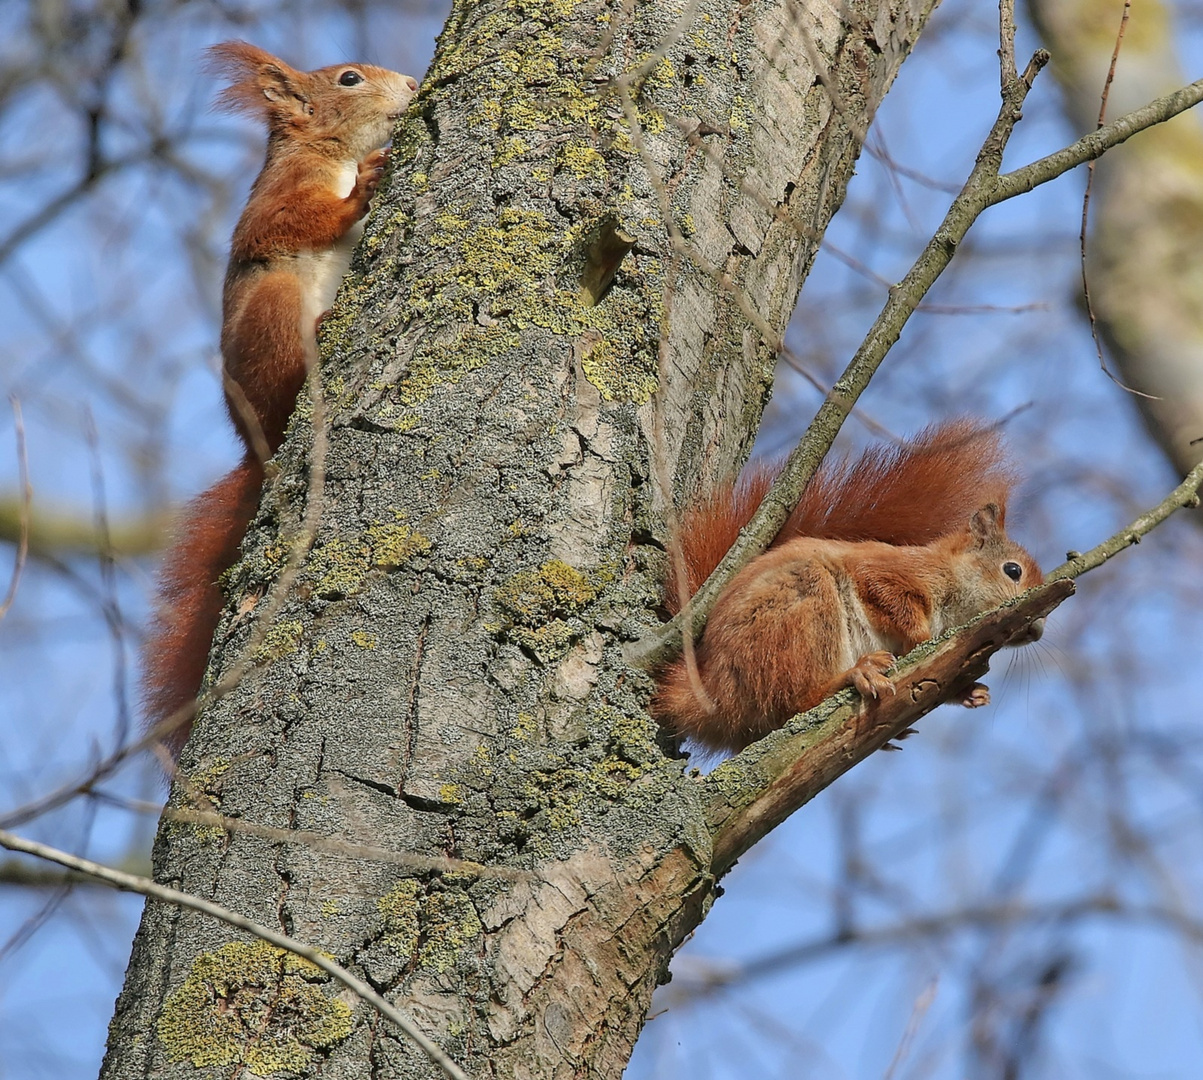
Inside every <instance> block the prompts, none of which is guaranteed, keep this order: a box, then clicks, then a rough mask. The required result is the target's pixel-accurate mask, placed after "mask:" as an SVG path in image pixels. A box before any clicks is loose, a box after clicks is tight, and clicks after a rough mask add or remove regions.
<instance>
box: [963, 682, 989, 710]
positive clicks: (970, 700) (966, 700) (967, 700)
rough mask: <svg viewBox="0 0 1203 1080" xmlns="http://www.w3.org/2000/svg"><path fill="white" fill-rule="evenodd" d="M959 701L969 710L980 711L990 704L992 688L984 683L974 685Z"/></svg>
mask: <svg viewBox="0 0 1203 1080" xmlns="http://www.w3.org/2000/svg"><path fill="white" fill-rule="evenodd" d="M957 701H958V702H959V703H960V704H961V705H964V706H965V708H967V709H980V708H981V707H982V706H983V705H989V704H990V688H989V687H988V686H986V685H985V684H984V683H980V682H979V683H974V684H973V685H972V686H971V687H969V689H968V690H966V691H965V693H964V694H962V695H961V697H959V698H958V699H957Z"/></svg>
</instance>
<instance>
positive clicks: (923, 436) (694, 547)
mask: <svg viewBox="0 0 1203 1080" xmlns="http://www.w3.org/2000/svg"><path fill="white" fill-rule="evenodd" d="M782 468H783V462H777V463H774V464H756V465H752V466H750V467H749V468H747V469H745V470H744V472H743V473H742V474H741V476H740V477H739V479H738V480H737V481H735V482H734V483H731V482H730V481H728V482H727V483H726V484H720V485H718V486H717V487H715V488H714V489H712V490H711V491H709V492H707V493H706V494H705V495H703V496H702V497H701V498H699V499H698V500H697V502H696V503H695V504H694V505H693V506H691V507H690V508H689V509H687V510H686V511H685V512H684V513H683V514H682V515H681V522H680V527H679V529H678V530H677V540H678V542H679V544H680V548H681V555H682V557H683V559H684V564H685V582H686V589H687V594H688V596H692V595H693V594H694V593H695V592H697V591H698V589H699V588H701V586H702V583H703V582H704V581H705V580H706V578H708V577H709V576H710V574H711V572H712V571H713V570H714V568H715V567H716V566H718V564H719V563H720V562H721V561H722V558H723V556H724V555H726V554H727V552H728V550H729V549H730V547H731V545H732V544H733V543H735V539H736V537H737V536H738V535H739V530H740V529H742V528H743V527H744V526H745V525H746V524H747V523H748V522H749V521H750V520H751V519H752V515H753V514H754V513H755V512H756V510H757V508H758V507H759V506H760V503H761V501H762V500H763V499H764V497H765V495H767V494H768V492H769V489H770V488H771V487H772V486H773V482H774V481H775V480H776V479H777V476H778V474H779V473H780V472H781V469H782ZM1016 479H1017V477H1016V472H1015V469H1014V467H1013V466H1012V465H1011V463H1010V462H1009V460H1008V458H1007V454H1006V450H1005V448H1004V446H1003V443H1002V439H1001V438H1000V437H999V434H998V432H997V430H995V429H994V428H992V427H990V426H987V425H985V424H983V423H981V422H980V421H978V420H974V419H971V418H961V419H957V420H948V421H945V422H943V423H940V424H932V425H931V426H929V427H927V428H924V429H923V430H922V431H921V432H919V434H918V435H916V436H915V437H914V438H912V439H909V440H907V441H906V442H903V443H900V444H898V445H895V446H890V445H885V444H881V445H875V446H870V447H869V448H868V449H866V450H865V451H864V452H863V453H862V454H861V455H860V456H859V457H858V458H855V459H848V458H846V459H843V460H834V461H833V460H831V459H830V458H829V459H828V460H827V461H824V463H823V464H822V465H821V466H820V467H819V470H818V472H816V473H815V475H814V476H813V477H812V478H811V481H810V483H809V484H808V485H807V487H806V491H805V492H803V494H802V498H801V499H800V500H799V502H798V505H797V506H796V507H795V508H794V511H793V513H792V514H790V516H789V518H788V519H787V520H786V523H785V524H784V525H783V526H782V528H781V531H780V532H779V533H778V534H777V536H776V538H775V539H774V540H773V544H772V546H774V547H776V546H778V545H780V544H784V543H786V542H787V541H789V540H792V539H795V538H796V537H799V536H810V537H815V538H817V539H824V540H880V541H881V542H882V543H886V544H894V545H897V546H906V545H922V544H929V543H931V541H933V540H935V539H936V538H937V537H940V536H945V535H947V534H949V533H952V532H956V531H957V530H959V529H961V528H963V527H964V525H965V523H966V522H967V521H968V520H969V518H970V515H972V514H973V512H974V511H975V510H977V509H978V508H979V507H981V506H984V505H985V504H986V503H994V504H995V505H997V506H999V507H1001V508H1003V510H1004V512H1005V508H1006V505H1007V500H1008V497H1009V495H1010V492H1011V489H1012V487H1013V486H1014V484H1015V482H1016ZM683 599H684V598H682V597H681V596H680V595H679V593H678V592H677V591H676V590H675V589H673V588H672V587H671V586H670V587H669V588H668V589H667V590H666V596H665V606H666V607H667V608H668V610H669V611H670V612H671V613H672V614H676V613H677V611H679V610H680V608H681V605H682V602H683Z"/></svg>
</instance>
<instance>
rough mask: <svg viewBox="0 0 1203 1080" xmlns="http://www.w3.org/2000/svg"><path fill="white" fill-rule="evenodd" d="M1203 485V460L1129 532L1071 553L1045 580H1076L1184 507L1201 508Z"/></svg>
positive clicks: (1134, 542) (1143, 515) (1136, 541)
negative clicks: (1083, 551) (1200, 491)
mask: <svg viewBox="0 0 1203 1080" xmlns="http://www.w3.org/2000/svg"><path fill="white" fill-rule="evenodd" d="M1200 485H1203V461H1200V462H1199V464H1198V465H1196V466H1195V467H1194V468H1193V469H1191V471H1190V472H1189V473H1187V475H1186V479H1185V480H1183V481H1182V483H1181V484H1179V485H1178V486H1177V487H1176V488H1174V490H1173V491H1171V492H1170V493H1169V494H1168V495H1167V496H1166V497H1165V498H1164V499H1162V501H1161V502H1159V503H1158V504H1157V505H1156V506H1154V507H1153V508H1152V509H1151V510H1146V511H1145V512H1144V513H1143V514H1141V515H1140V517H1138V518H1137V519H1136V520H1135V521H1134V522H1132V524H1131V525H1129V526H1128V527H1127V528H1126V529H1121V530H1120V531H1119V532H1117V533H1116V534H1115V535H1114V536H1112V537H1110V538H1109V539H1107V540H1104V541H1103V542H1102V543H1101V544H1099V545H1097V546H1096V547H1093V548H1091V549H1090V550H1089V551H1088V552H1086V554H1085V555H1080V554H1078V553H1077V552H1076V551H1071V552H1069V558H1068V559H1067V561H1065V562H1063V563H1062V564H1061V565H1060V566H1058V567H1057V569H1056V570H1054V571H1052V573H1050V574H1048V575H1047V576H1046V578H1045V580H1046V581H1060V580H1061V579H1062V578H1076V577H1079V576H1080V575H1082V574H1084V573H1086V571H1088V570H1093V569H1094V568H1095V567H1096V566H1102V565H1103V563H1105V562H1106V561H1107V560H1108V559H1110V558H1111V557H1112V556H1114V555H1118V554H1119V553H1120V552H1121V551H1123V550H1125V549H1126V548H1129V547H1131V546H1132V545H1133V544H1139V543H1140V539H1141V537H1142V536H1144V535H1145V533H1147V532H1149V531H1150V530H1152V529H1155V528H1156V527H1157V526H1158V525H1160V524H1161V523H1162V522H1163V521H1165V519H1166V518H1168V517H1169V516H1170V515H1171V514H1172V513H1173V512H1174V511H1175V510H1180V509H1182V508H1183V507H1189V508H1192V509H1193V508H1194V507H1196V506H1198V505H1199V487H1200Z"/></svg>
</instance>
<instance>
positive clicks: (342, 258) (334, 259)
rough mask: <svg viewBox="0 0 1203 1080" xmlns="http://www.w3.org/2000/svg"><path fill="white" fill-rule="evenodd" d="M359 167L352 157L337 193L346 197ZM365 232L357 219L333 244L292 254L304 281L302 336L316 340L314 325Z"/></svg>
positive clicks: (343, 197) (340, 179) (302, 283)
mask: <svg viewBox="0 0 1203 1080" xmlns="http://www.w3.org/2000/svg"><path fill="white" fill-rule="evenodd" d="M358 171H359V167H358V165H357V164H356V163H355V162H353V161H349V162H346V163H344V164H343V166H342V170H341V172H340V173H339V176H338V180H337V185H336V188H335V194H337V196H338V197H339V198H340V199H345V198H346V197H347V196H348V195H349V194H351V189H352V188H353V187H354V186H355V177H356V175H357V174H358ZM362 235H363V222H362V221H357V222H356V223H355V224H354V225H352V226H351V228H350V229H348V230H347V231H346V233H344V234H343V235H342V236H341V237H340V238H339V239H338V240H336V241H335V242H334V243H333V244H332V245H331V246H330V247H328V248H324V249H323V250H320V251H300V252H297V254H296V255H295V256H293V270H294V272H295V273H296V275H297V277H298V278H299V279H300V283H301V336H302V338H303V339H304V340H306V341H312V340H313V327H314V325H315V323H316V321H317V318H318V316H319V315H321V314H322V313H323V312H326V311H329V310H330V306H331V304H333V303H334V297H335V295H336V294H337V293H338V286H339V284H340V283H341V282H342V279H343V276H344V275H345V274H346V272H347V267H348V266H350V264H351V253H352V252H353V251H354V250H355V245H356V244H358V243H359V238H360V237H361V236H362Z"/></svg>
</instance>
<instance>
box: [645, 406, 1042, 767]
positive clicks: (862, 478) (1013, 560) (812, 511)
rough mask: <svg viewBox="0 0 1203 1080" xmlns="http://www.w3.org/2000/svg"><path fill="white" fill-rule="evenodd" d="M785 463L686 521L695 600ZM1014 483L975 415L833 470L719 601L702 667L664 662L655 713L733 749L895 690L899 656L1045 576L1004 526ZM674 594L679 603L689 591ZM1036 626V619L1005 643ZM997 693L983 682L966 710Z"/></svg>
mask: <svg viewBox="0 0 1203 1080" xmlns="http://www.w3.org/2000/svg"><path fill="white" fill-rule="evenodd" d="M776 471H777V470H773V469H767V468H763V467H761V468H754V469H752V470H751V471H750V472H749V473H748V474H746V475H745V476H744V477H743V478H742V479H741V480H740V481H739V482H738V483H736V484H734V485H732V484H728V485H726V486H724V487H720V488H719V489H717V490H716V491H715V492H713V493H711V494H710V495H708V496H706V497H705V498H703V499H702V500H700V501H699V502H698V504H697V505H696V506H695V507H694V508H692V509H691V510H689V511H688V512H687V513H686V514H684V515H683V517H682V521H681V525H680V529H679V541H680V547H681V553H682V557H683V560H684V567H685V579H686V589H687V596H692V595H693V594H694V592H696V591H697V589H698V588H699V587H700V586H701V584H702V582H704V581H705V580H706V578H707V577H708V576H709V574H710V572H711V571H712V570H713V569H714V568H715V567H716V566H717V565H718V564H719V562H720V560H721V559H722V557H723V556H724V555H725V554H726V552H727V549H728V548H729V547H730V546H731V544H732V542H733V541H734V540H735V537H736V536H737V535H738V533H739V530H740V529H741V528H742V527H743V526H744V525H746V524H747V523H748V521H749V520H750V519H751V517H752V514H753V513H754V512H755V511H756V508H757V507H758V506H759V505H760V502H761V500H762V499H763V498H764V496H765V495H766V493H767V492H768V490H769V488H770V487H771V486H772V481H773V478H774V475H775V472H776ZM1014 482H1015V476H1014V472H1013V470H1012V468H1011V466H1010V464H1009V463H1008V461H1007V458H1006V455H1005V453H1004V451H1003V447H1002V443H1001V441H1000V439H999V438H998V435H997V434H996V433H995V432H994V431H992V430H991V429H989V428H987V427H985V426H983V425H982V424H980V423H978V422H976V421H972V420H956V421H952V422H948V423H944V424H940V425H937V426H935V427H931V428H928V429H927V430H925V431H923V432H921V433H920V434H919V435H918V436H917V437H916V438H915V439H913V440H911V441H910V442H908V443H905V444H903V445H901V446H899V447H896V448H891V447H886V446H878V447H872V448H870V449H869V450H867V451H865V453H864V454H862V455H861V457H860V458H859V459H857V460H856V461H854V462H846V461H845V462H840V463H836V464H825V465H824V466H823V467H822V468H821V469H820V470H819V472H818V473H816V474H815V476H814V478H813V479H812V480H811V482H810V484H809V486H808V487H807V489H806V492H805V493H804V494H803V496H802V499H801V501H800V502H799V504H798V506H797V507H796V508H795V510H794V512H793V514H791V515H790V517H789V519H788V521H787V522H786V524H785V525H784V526H783V528H782V529H781V531H780V532H779V533H778V535H777V537H776V538H775V539H774V541H773V544H772V546H771V547H770V548H769V550H768V551H767V552H765V553H764V554H763V555H760V556H758V557H757V558H755V559H753V560H752V561H751V562H750V563H749V564H748V565H747V566H746V567H744V568H743V570H741V571H740V572H739V574H737V575H736V577H735V579H734V580H733V581H732V582H731V584H730V585H728V586H727V588H726V590H725V591H724V592H723V593H722V595H721V596H720V597H719V599H718V602H717V603H716V604H715V606H714V610H713V611H712V612H711V613H710V617H709V619H708V620H707V622H706V627H705V630H704V632H703V634H702V637H701V640H700V641H699V642H698V644H697V646H696V649H695V650H694V655H693V658H692V659H693V669H692V670H691V664H690V657H689V656H688V654H687V655H685V656H682V657H680V658H678V659H677V660H675V661H673V662H672V663H670V664H669V665H667V666H666V667H665V668H663V669H662V670H661V672H660V673H659V677H658V682H659V687H658V690H657V692H656V695H655V697H654V698H653V699H652V706H651V707H652V713H653V715H654V716H655V717H656V718H657V719H658V720H659V721H660V722H661V723H662V724H663V725H664V726H665V727H666V728H667V729H668V730H670V731H671V732H673V733H674V734H676V735H680V736H689V737H690V738H692V739H694V740H696V741H697V742H698V743H700V744H701V745H702V746H704V747H707V748H709V749H712V750H732V751H738V750H742V749H743V748H744V747H745V746H747V745H748V744H749V743H752V742H755V741H756V740H757V739H759V738H762V737H763V736H764V735H767V734H768V733H769V732H770V731H774V730H775V729H777V728H779V727H781V725H782V724H784V723H785V721H786V720H788V719H789V718H790V717H791V716H793V715H795V714H796V713H800V712H804V711H805V710H807V709H809V708H812V707H813V706H815V705H817V704H818V703H819V702H820V701H822V700H823V699H824V698H825V697H827V696H828V695H830V694H833V693H835V692H836V691H837V690H840V689H842V688H843V687H846V686H852V687H855V688H856V690H857V691H859V692H860V694H861V695H862V696H864V697H865V698H869V699H872V698H876V697H878V696H879V695H880V694H887V693H892V692H893V689H894V687H893V684H892V683H891V682H890V680H889V678H888V677H887V675H886V671H887V669H888V668H889V667H890V665H891V664H892V663H893V662H894V660H895V657H896V656H897V655H901V654H902V653H905V652H909V651H910V650H911V649H912V648H914V647H915V646H916V645H918V644H919V643H920V642H922V641H926V640H927V639H928V638H931V637H935V636H937V635H939V634H941V633H943V632H944V631H945V630H947V629H949V628H950V627H952V626H956V625H959V624H960V623H963V622H966V621H967V620H969V619H970V618H972V617H973V616H975V615H979V614H981V613H982V612H984V611H988V610H989V609H990V608H992V607H996V606H997V605H999V604H1001V603H1003V602H1004V601H1006V600H1009V599H1011V598H1012V597H1015V596H1018V595H1019V594H1020V593H1021V592H1023V591H1024V590H1026V589H1029V588H1031V587H1032V586H1034V585H1039V584H1040V583H1041V581H1043V576H1042V574H1041V572H1040V568H1039V566H1037V565H1036V562H1035V560H1034V559H1033V558H1032V556H1031V555H1029V554H1028V552H1027V551H1025V550H1024V549H1023V548H1022V547H1020V546H1019V545H1018V544H1016V543H1015V542H1014V541H1012V540H1010V539H1009V538H1008V537H1007V534H1006V532H1005V530H1004V520H1005V517H1006V507H1007V499H1008V496H1009V494H1010V491H1011V488H1012V487H1013V486H1014ZM670 579H671V575H670ZM668 592H669V594H670V597H669V606H670V608H671V609H676V608H678V607H680V606H681V601H682V600H683V599H685V598H681V597H673V596H672V595H671V593H672V589H671V588H670V589H669V590H668ZM1042 631H1043V620H1038V621H1037V622H1035V623H1033V624H1032V626H1031V628H1030V631H1029V633H1028V634H1027V635H1025V636H1024V637H1023V638H1022V639H1020V640H1016V641H1013V642H1012V644H1015V645H1019V644H1026V643H1027V642H1029V641H1035V640H1036V639H1038V638H1039V637H1040V635H1041V633H1042ZM989 700H990V696H989V691H988V690H987V689H986V687H984V686H982V685H980V684H977V685H975V686H974V687H972V688H971V689H970V690H969V691H968V692H967V693H966V694H965V696H964V698H963V699H962V700H961V704H963V705H965V706H967V707H969V708H974V707H977V706H979V705H985V704H987V703H988V702H989Z"/></svg>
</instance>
